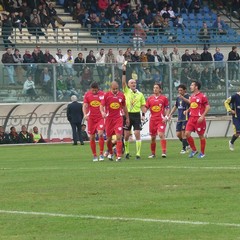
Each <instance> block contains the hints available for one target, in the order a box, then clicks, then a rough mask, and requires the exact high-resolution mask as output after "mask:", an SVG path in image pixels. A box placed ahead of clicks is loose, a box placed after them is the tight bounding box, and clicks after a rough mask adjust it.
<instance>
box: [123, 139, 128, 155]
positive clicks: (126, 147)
mask: <svg viewBox="0 0 240 240" xmlns="http://www.w3.org/2000/svg"><path fill="white" fill-rule="evenodd" d="M124 146H125V153H126V154H128V153H129V141H126V140H124Z"/></svg>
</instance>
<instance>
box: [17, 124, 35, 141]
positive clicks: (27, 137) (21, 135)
mask: <svg viewBox="0 0 240 240" xmlns="http://www.w3.org/2000/svg"><path fill="white" fill-rule="evenodd" d="M18 138H19V143H33V138H32V135H31V134H30V133H29V132H28V131H27V128H26V126H25V125H23V126H22V128H21V132H20V133H19V134H18Z"/></svg>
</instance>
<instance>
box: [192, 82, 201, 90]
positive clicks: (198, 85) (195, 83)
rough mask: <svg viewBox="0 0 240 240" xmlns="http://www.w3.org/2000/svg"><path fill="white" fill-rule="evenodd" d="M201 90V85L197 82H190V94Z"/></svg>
mask: <svg viewBox="0 0 240 240" xmlns="http://www.w3.org/2000/svg"><path fill="white" fill-rule="evenodd" d="M200 89H201V83H200V82H198V81H192V83H191V85H190V90H191V92H195V91H198V90H200Z"/></svg>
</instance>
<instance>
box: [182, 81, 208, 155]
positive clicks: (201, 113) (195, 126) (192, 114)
mask: <svg viewBox="0 0 240 240" xmlns="http://www.w3.org/2000/svg"><path fill="white" fill-rule="evenodd" d="M200 89H201V83H199V82H197V81H193V82H192V83H191V85H190V90H191V92H192V95H191V96H190V98H189V104H190V107H189V110H187V111H186V114H188V112H189V120H188V122H187V126H186V138H187V141H188V143H189V145H190V147H191V149H192V152H191V153H190V154H189V157H190V158H193V157H194V156H195V155H196V154H197V153H198V151H197V148H196V146H195V143H194V139H193V137H192V136H191V133H192V132H196V133H197V134H198V136H199V139H200V149H201V152H200V153H199V155H198V158H204V157H205V147H206V139H205V137H204V133H205V130H206V119H205V116H206V115H207V113H208V111H209V110H210V105H209V103H208V98H207V96H206V95H205V94H203V93H202V92H200Z"/></svg>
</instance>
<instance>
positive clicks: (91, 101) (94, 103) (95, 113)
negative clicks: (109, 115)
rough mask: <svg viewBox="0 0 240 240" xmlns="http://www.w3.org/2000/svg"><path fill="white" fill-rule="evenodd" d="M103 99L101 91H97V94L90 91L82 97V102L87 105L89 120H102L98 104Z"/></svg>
mask: <svg viewBox="0 0 240 240" xmlns="http://www.w3.org/2000/svg"><path fill="white" fill-rule="evenodd" d="M103 98H104V92H103V91H98V92H97V94H93V93H92V91H88V92H86V94H85V95H84V99H83V102H84V103H87V104H88V110H89V111H88V115H89V117H90V118H102V114H101V112H100V104H101V101H102V99H103Z"/></svg>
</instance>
